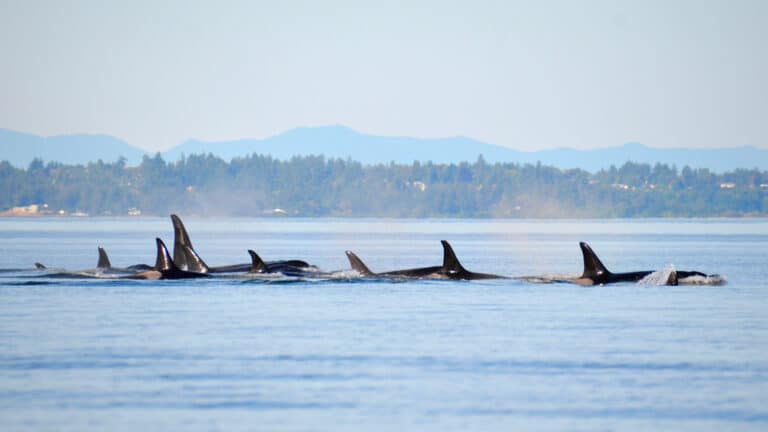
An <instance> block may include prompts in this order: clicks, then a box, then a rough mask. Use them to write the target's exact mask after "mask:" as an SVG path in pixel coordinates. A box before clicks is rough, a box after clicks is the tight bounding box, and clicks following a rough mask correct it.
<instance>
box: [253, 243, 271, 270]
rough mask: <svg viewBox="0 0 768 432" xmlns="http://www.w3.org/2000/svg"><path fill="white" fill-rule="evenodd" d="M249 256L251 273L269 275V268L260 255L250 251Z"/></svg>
mask: <svg viewBox="0 0 768 432" xmlns="http://www.w3.org/2000/svg"><path fill="white" fill-rule="evenodd" d="M248 255H250V256H251V270H250V271H249V273H269V268H267V265H266V264H264V260H262V259H261V257H260V256H259V254H257V253H256V252H254V251H253V249H248Z"/></svg>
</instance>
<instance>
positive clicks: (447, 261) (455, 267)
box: [440, 240, 467, 273]
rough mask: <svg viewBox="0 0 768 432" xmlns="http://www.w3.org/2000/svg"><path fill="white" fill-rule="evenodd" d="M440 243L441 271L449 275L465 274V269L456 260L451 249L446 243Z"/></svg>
mask: <svg viewBox="0 0 768 432" xmlns="http://www.w3.org/2000/svg"><path fill="white" fill-rule="evenodd" d="M440 243H442V244H443V271H447V272H449V273H461V272H466V271H467V269H465V268H464V267H463V266H462V265H461V263H460V262H459V259H458V258H456V254H455V253H454V252H453V248H452V247H451V245H450V244H449V243H448V241H446V240H440Z"/></svg>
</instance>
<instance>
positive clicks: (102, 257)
mask: <svg viewBox="0 0 768 432" xmlns="http://www.w3.org/2000/svg"><path fill="white" fill-rule="evenodd" d="M96 268H100V269H108V268H112V263H110V262H109V257H108V256H107V251H105V250H104V248H103V247H101V246H99V262H98V263H97V264H96Z"/></svg>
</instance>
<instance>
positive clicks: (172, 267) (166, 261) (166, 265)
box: [155, 238, 179, 272]
mask: <svg viewBox="0 0 768 432" xmlns="http://www.w3.org/2000/svg"><path fill="white" fill-rule="evenodd" d="M155 242H156V243H157V259H155V270H157V271H160V272H165V271H178V270H179V268H178V267H176V264H174V263H173V260H172V259H171V254H169V253H168V248H167V247H165V243H163V241H162V240H160V239H159V238H156V239H155Z"/></svg>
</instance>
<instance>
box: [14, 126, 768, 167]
mask: <svg viewBox="0 0 768 432" xmlns="http://www.w3.org/2000/svg"><path fill="white" fill-rule="evenodd" d="M200 153H212V154H214V155H216V156H218V157H221V158H222V159H224V160H227V161H229V160H230V159H232V158H233V157H238V156H246V155H249V154H252V153H259V154H269V155H272V156H273V157H275V158H277V159H289V158H291V157H292V156H296V155H324V156H325V157H327V158H342V159H347V158H351V159H352V160H356V161H360V162H362V163H364V164H376V163H389V162H391V161H394V162H396V163H405V164H410V163H412V162H413V161H415V160H418V161H422V162H426V161H432V162H434V163H450V162H461V161H469V162H474V161H475V160H477V158H478V156H479V155H483V158H484V159H485V160H486V161H487V162H490V163H493V162H516V163H531V164H535V163H537V162H541V163H542V164H544V165H552V166H556V167H558V168H563V169H567V168H581V169H584V170H587V171H591V172H594V171H598V170H600V169H601V168H608V167H610V166H611V165H616V166H620V165H623V164H624V163H625V162H627V161H633V162H642V163H651V164H655V163H657V162H659V163H665V164H669V165H676V166H677V167H678V168H682V167H683V166H685V165H688V166H691V167H694V168H709V169H710V170H712V171H715V172H725V171H731V170H734V169H737V168H758V169H761V170H768V150H764V149H758V148H754V147H734V148H720V149H687V148H674V149H657V148H652V147H647V146H645V145H642V144H637V143H629V144H624V145H623V146H620V147H610V148H603V149H595V150H576V149H569V148H560V149H552V150H541V151H534V152H522V151H517V150H513V149H510V148H507V147H502V146H498V145H493V144H488V143H483V142H480V141H476V140H473V139H471V138H466V137H452V138H434V139H426V138H411V137H388V136H375V135H366V134H362V133H359V132H356V131H354V130H352V129H349V128H347V127H343V126H325V127H315V128H297V129H293V130H290V131H287V132H284V133H282V134H279V135H275V136H272V137H269V138H264V139H242V140H235V141H200V140H189V141H186V142H184V143H182V144H180V145H178V146H176V147H174V148H173V149H171V150H169V151H167V152H165V153H163V158H164V159H165V160H167V161H175V160H178V159H179V158H180V157H181V155H182V154H185V155H191V154H200ZM144 154H145V152H144V151H143V150H140V149H138V148H136V147H132V146H131V145H129V144H128V143H126V142H125V141H122V140H120V139H117V138H114V137H111V136H108V135H62V136H53V137H40V136H36V135H31V134H25V133H20V132H14V131H11V130H7V129H0V160H7V161H9V162H10V163H11V164H13V165H15V166H18V167H26V166H27V165H28V164H29V162H30V161H31V160H32V159H33V158H35V157H40V158H42V159H43V160H45V161H58V162H62V163H66V164H85V163H88V162H90V161H96V160H98V159H101V160H103V161H105V162H112V161H115V160H117V158H118V157H120V156H122V157H125V158H126V160H127V163H128V165H137V164H139V163H140V162H141V158H142V156H143V155H144Z"/></svg>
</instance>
